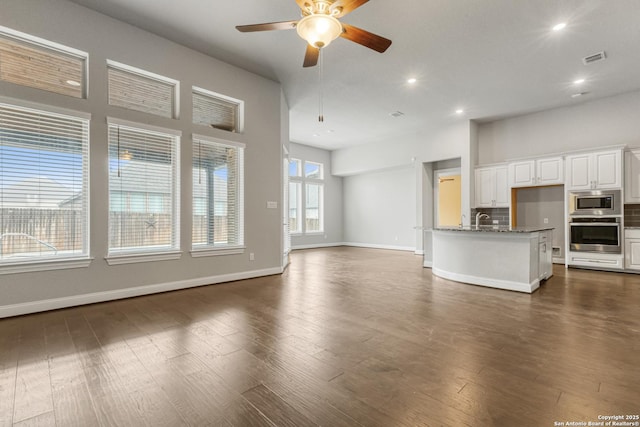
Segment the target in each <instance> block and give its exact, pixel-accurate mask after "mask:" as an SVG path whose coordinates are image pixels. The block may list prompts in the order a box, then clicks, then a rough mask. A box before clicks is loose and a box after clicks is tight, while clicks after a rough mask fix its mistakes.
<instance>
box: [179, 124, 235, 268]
mask: <svg viewBox="0 0 640 427" xmlns="http://www.w3.org/2000/svg"><path fill="white" fill-rule="evenodd" d="M191 141H192V166H191V173H192V176H191V180H192V181H193V179H194V177H193V169H194V168H193V160H195V154H196V141H199V142H203V143H205V144H209V145H215V146H220V147H228V148H233V149H236V150H238V151H237V154H238V165H237V171H236V173H237V181H236V185H237V187H238V188H237V191H236V196H237V200H236V207H237V210H238V214H237V219H236V221H237V230H236V232H237V235H236V241H237V243H236V244H234V245H229V244H227V245H218V246H216V245H215V242H214V244H213V245H211V244H198V245H195V244H194V243H193V241H192V242H191V251H190V252H191V256H192V257H193V258H200V257H207V256H219V255H236V254H242V253H244V251H245V249H246V244H245V233H244V229H245V193H244V189H245V176H244V171H245V150H246V145H245V144H244V143H241V142H235V141H229V140H227V139H221V138H215V137H211V136H206V135H201V134H195V133H194V134H192V138H191ZM207 196H210V195H209V194H207ZM207 200H208V197H207ZM227 202H228V198H227ZM191 206H192V209H194V206H195V194H194V189H193V188H192V190H191ZM193 216H194V212H193V211H192V212H191V233H192V235H193V227H194V221H193Z"/></svg>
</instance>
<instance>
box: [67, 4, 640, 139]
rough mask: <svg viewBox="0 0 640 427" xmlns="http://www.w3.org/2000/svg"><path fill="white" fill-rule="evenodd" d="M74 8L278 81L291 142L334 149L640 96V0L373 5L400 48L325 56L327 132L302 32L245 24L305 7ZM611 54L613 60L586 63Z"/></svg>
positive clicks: (378, 22) (289, 15)
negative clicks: (251, 28) (242, 28)
mask: <svg viewBox="0 0 640 427" xmlns="http://www.w3.org/2000/svg"><path fill="white" fill-rule="evenodd" d="M73 1H74V2H75V3H78V4H81V5H84V6H87V7H89V8H91V9H94V10H97V11H99V12H102V13H105V14H107V15H110V16H112V17H114V18H117V19H119V20H121V21H125V22H128V23H130V24H133V25H135V26H137V27H140V28H143V29H145V30H148V31H150V32H152V33H155V34H158V35H160V36H163V37H165V38H167V39H170V40H173V41H175V42H178V43H180V44H182V45H185V46H188V47H191V48H193V49H195V50H198V51H200V52H203V53H206V54H209V55H211V56H213V57H216V58H218V59H221V60H223V61H225V62H228V63H230V64H233V65H236V66H238V67H241V68H244V69H247V70H249V71H253V72H255V73H257V74H260V75H262V76H265V77H267V78H270V79H273V80H276V81H279V82H281V83H282V86H283V88H284V92H285V95H286V98H287V101H288V103H289V108H290V112H291V116H290V119H291V140H292V141H294V142H299V143H303V144H308V145H313V146H317V147H321V148H326V149H330V150H333V149H337V148H342V147H348V146H352V145H357V144H363V143H367V142H372V141H394V140H397V139H398V138H401V137H402V135H407V134H415V133H417V132H420V131H421V130H424V129H425V128H433V127H437V126H441V125H445V124H447V123H448V122H453V121H455V120H467V119H476V120H481V121H487V120H492V119H496V118H502V117H507V116H512V115H518V114H523V113H527V112H532V111H538V110H543V109H547V108H553V107H558V106H564V105H572V104H576V103H578V102H586V101H589V100H593V99H596V98H601V97H606V96H611V95H615V94H619V93H623V92H627V91H632V90H637V89H640V0H403V1H391V0H387V1H382V0H371V1H369V2H368V3H366V4H364V5H363V6H362V7H360V8H359V9H357V10H355V11H354V12H352V13H351V14H349V15H347V16H345V17H343V18H342V19H341V20H342V21H344V22H346V23H349V24H352V25H355V26H358V27H361V28H364V29H366V30H369V31H371V32H373V33H376V34H379V35H382V36H384V37H387V38H389V39H391V40H393V44H392V45H391V47H390V48H389V50H387V52H386V53H384V54H379V53H377V52H374V51H372V50H369V49H367V48H364V47H362V46H360V45H357V44H355V43H352V42H349V41H347V40H344V39H338V40H336V41H334V42H333V43H332V44H331V45H330V46H329V47H327V48H326V50H325V52H324V81H325V89H324V117H325V121H324V123H319V122H318V67H315V68H307V69H303V68H302V59H303V56H304V50H305V42H304V41H303V40H302V39H300V38H299V37H298V35H297V34H296V32H295V30H289V31H271V32H256V33H240V32H238V31H237V30H236V29H235V26H236V25H242V24H254V23H263V22H274V21H285V20H295V19H299V17H300V9H299V8H298V6H297V5H296V2H295V0H269V1H265V0H227V1H216V0H181V1H175V0H135V1H132V0H73ZM561 21H566V22H567V27H566V29H565V30H563V31H561V32H552V31H551V27H552V26H553V25H554V24H556V23H558V22H561ZM602 50H604V51H606V53H607V57H608V58H607V60H606V61H603V62H600V63H595V64H591V65H588V66H585V65H583V63H582V58H583V57H584V56H587V55H590V54H593V53H596V52H599V51H602ZM409 77H416V78H417V79H418V82H417V83H416V84H414V85H409V84H407V83H406V80H407V79H408V78H409ZM578 78H584V79H586V82H585V83H584V84H583V85H581V86H580V87H576V86H574V85H573V83H572V82H573V81H574V80H576V79H578ZM576 92H588V95H586V96H582V97H579V98H572V97H571V94H573V93H576ZM458 108H464V109H465V113H464V115H463V116H462V117H461V116H457V115H456V114H455V113H454V111H455V110H456V109H458ZM395 111H401V112H403V113H404V115H403V116H401V117H399V118H394V117H391V116H390V113H392V112H395ZM314 135H315V136H314Z"/></svg>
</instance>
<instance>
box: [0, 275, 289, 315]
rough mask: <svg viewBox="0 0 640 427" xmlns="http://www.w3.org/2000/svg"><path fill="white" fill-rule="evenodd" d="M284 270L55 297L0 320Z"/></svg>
mask: <svg viewBox="0 0 640 427" xmlns="http://www.w3.org/2000/svg"><path fill="white" fill-rule="evenodd" d="M282 271H283V268H282V267H273V268H266V269H263V270H253V271H243V272H240V273H231V274H222V275H219V276H210V277H198V278H196V279H189V280H180V281H176V282H168V283H158V284H156V285H147V286H136V287H133V288H126V289H116V290H113V291H104V292H94V293H91V294H83V295H73V296H70V297H64V298H53V299H47V300H41V301H33V302H26V303H21V304H12V305H5V306H0V318H3V317H11V316H20V315H23V314H30V313H38V312H41V311H48V310H57V309H59V308H67V307H74V306H77V305H85V304H93V303H97V302H105V301H112V300H117V299H123V298H131V297H137V296H141V295H149V294H156V293H160V292H168V291H176V290H179V289H187V288H195V287H198V286H205V285H213V284H216V283H224V282H233V281H235V280H244V279H253V278H256V277H263V276H272V275H275V274H281V273H282Z"/></svg>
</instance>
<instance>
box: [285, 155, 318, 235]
mask: <svg viewBox="0 0 640 427" xmlns="http://www.w3.org/2000/svg"><path fill="white" fill-rule="evenodd" d="M303 172H304V175H303ZM323 174H324V165H323V164H322V163H316V162H309V161H302V160H299V159H291V160H290V161H289V179H290V182H289V231H290V233H292V234H301V233H322V232H323V231H324V183H323V178H324V175H323ZM303 189H304V194H303ZM303 213H304V215H303Z"/></svg>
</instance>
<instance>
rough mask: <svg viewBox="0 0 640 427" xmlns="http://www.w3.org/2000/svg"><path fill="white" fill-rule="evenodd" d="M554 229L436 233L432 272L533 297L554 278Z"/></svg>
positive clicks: (445, 230)
mask: <svg viewBox="0 0 640 427" xmlns="http://www.w3.org/2000/svg"><path fill="white" fill-rule="evenodd" d="M552 233H553V228H544V227H516V228H511V227H506V226H481V227H455V228H435V229H433V230H432V257H433V258H432V271H433V274H434V275H436V276H439V277H443V278H445V279H449V280H454V281H457V282H463V283H469V284H472V285H481V286H489V287H492V288H500V289H508V290H511V291H518V292H527V293H532V292H533V291H535V290H536V289H538V287H539V286H540V282H541V281H542V280H546V279H548V278H549V277H551V275H552V268H551V267H552V261H551V242H552Z"/></svg>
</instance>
